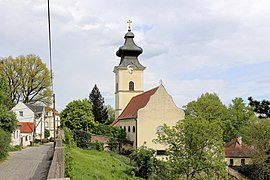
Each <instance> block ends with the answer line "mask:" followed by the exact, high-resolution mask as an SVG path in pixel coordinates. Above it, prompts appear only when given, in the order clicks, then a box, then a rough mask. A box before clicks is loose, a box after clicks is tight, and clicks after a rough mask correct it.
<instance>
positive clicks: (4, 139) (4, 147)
mask: <svg viewBox="0 0 270 180" xmlns="http://www.w3.org/2000/svg"><path fill="white" fill-rule="evenodd" d="M10 136H11V134H10V133H9V132H6V131H4V130H3V129H1V128H0V159H5V158H6V157H7V155H8V150H9V144H10V141H11V139H10Z"/></svg>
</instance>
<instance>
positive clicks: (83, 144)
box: [73, 130, 91, 149]
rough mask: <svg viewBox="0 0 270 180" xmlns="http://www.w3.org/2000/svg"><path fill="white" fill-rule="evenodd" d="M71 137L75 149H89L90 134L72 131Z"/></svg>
mask: <svg viewBox="0 0 270 180" xmlns="http://www.w3.org/2000/svg"><path fill="white" fill-rule="evenodd" d="M73 137H74V140H75V142H76V145H77V147H79V148H82V149H87V148H89V147H90V142H91V134H90V133H88V132H86V131H81V130H74V131H73Z"/></svg>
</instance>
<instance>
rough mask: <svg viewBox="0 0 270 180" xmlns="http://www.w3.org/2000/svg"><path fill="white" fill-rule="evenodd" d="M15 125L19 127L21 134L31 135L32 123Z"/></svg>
mask: <svg viewBox="0 0 270 180" xmlns="http://www.w3.org/2000/svg"><path fill="white" fill-rule="evenodd" d="M17 125H19V126H20V131H21V132H22V133H31V132H33V131H34V123H32V122H17Z"/></svg>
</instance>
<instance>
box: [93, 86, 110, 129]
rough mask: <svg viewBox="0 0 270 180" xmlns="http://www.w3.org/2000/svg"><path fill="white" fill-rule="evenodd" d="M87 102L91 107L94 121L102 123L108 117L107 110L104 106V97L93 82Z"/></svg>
mask: <svg viewBox="0 0 270 180" xmlns="http://www.w3.org/2000/svg"><path fill="white" fill-rule="evenodd" d="M89 102H90V104H91V105H92V107H93V114H94V117H95V121H96V122H99V123H101V124H104V123H105V122H106V121H107V119H108V112H107V109H106V107H104V105H103V104H104V98H103V97H102V95H101V93H100V91H99V89H98V87H97V85H96V84H95V86H94V88H93V89H92V91H91V93H90V95H89Z"/></svg>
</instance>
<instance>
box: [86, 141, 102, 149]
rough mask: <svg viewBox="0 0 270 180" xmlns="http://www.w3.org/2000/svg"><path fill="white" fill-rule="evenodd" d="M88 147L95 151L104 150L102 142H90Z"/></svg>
mask: <svg viewBox="0 0 270 180" xmlns="http://www.w3.org/2000/svg"><path fill="white" fill-rule="evenodd" d="M89 148H90V149H95V150H97V151H104V143H101V142H94V143H90V146H89Z"/></svg>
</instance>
